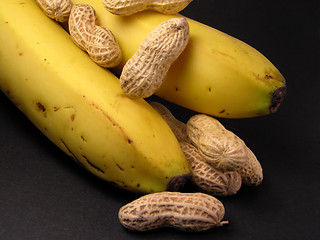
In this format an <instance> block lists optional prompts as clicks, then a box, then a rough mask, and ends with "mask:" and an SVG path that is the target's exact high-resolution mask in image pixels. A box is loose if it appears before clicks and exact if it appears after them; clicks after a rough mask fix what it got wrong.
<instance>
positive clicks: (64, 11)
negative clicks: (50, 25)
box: [36, 0, 72, 22]
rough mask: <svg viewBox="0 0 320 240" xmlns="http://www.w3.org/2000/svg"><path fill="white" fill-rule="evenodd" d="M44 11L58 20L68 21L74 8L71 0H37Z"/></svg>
mask: <svg viewBox="0 0 320 240" xmlns="http://www.w3.org/2000/svg"><path fill="white" fill-rule="evenodd" d="M36 2H37V3H38V5H39V6H40V8H41V9H42V11H43V12H44V13H45V14H46V15H47V16H48V17H49V18H52V19H54V20H56V21H57V22H67V21H68V19H69V15H70V12H71V8H72V2H71V1H70V0H36Z"/></svg>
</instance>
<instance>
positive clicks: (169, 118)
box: [150, 102, 190, 142]
mask: <svg viewBox="0 0 320 240" xmlns="http://www.w3.org/2000/svg"><path fill="white" fill-rule="evenodd" d="M150 105H151V106H152V107H153V108H154V109H155V110H156V111H157V112H158V113H159V114H160V115H161V116H162V118H163V119H164V120H165V121H166V122H167V124H168V125H169V127H170V128H171V130H172V132H173V134H174V135H175V136H176V138H177V140H178V141H179V142H190V139H189V137H188V134H187V125H186V124H185V123H184V122H181V121H179V120H178V119H176V118H175V117H174V116H173V114H172V113H171V112H170V110H169V109H168V108H167V107H165V106H164V105H163V104H161V103H158V102H150Z"/></svg>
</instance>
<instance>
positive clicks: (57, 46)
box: [0, 0, 286, 193]
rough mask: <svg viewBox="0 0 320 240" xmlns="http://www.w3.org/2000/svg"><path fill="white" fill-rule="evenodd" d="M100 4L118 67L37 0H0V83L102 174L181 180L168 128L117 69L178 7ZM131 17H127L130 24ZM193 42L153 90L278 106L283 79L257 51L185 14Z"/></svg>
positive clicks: (210, 109)
mask: <svg viewBox="0 0 320 240" xmlns="http://www.w3.org/2000/svg"><path fill="white" fill-rule="evenodd" d="M86 2H90V5H92V6H93V7H94V9H95V10H96V14H97V17H98V19H99V24H100V25H102V26H106V27H107V28H109V29H110V30H111V31H112V32H113V34H114V35H115V37H116V39H117V41H118V43H119V46H120V48H121V51H122V55H123V56H122V62H121V63H120V64H119V65H118V66H117V67H116V68H114V69H112V72H111V71H109V70H107V69H105V68H102V67H100V66H98V65H97V64H95V63H94V62H93V61H92V60H91V59H90V58H89V56H88V55H87V54H86V53H85V52H84V51H82V50H81V49H79V48H78V47H77V46H76V45H75V44H74V43H73V41H72V39H71V38H70V35H69V34H68V32H67V31H65V29H64V28H63V26H62V25H61V24H59V23H57V22H56V21H54V20H52V19H50V18H48V17H47V16H46V15H45V14H44V13H43V11H42V10H41V8H40V7H39V5H38V4H37V3H36V1H34V0H1V1H0V31H1V35H0V89H1V90H2V91H3V92H4V93H5V94H6V95H7V96H8V98H9V99H10V100H11V101H12V102H13V103H14V104H15V105H16V106H17V107H18V108H19V109H20V110H21V111H22V112H23V113H24V114H25V115H26V116H27V117H28V118H29V119H30V121H32V123H33V124H34V125H35V126H36V127H37V128H38V129H39V130H40V131H42V132H43V133H44V134H45V135H46V136H47V137H48V138H49V139H50V140H51V141H52V142H53V143H55V144H56V145H57V146H58V147H59V148H60V149H62V150H63V151H64V152H65V153H66V154H68V155H69V156H70V157H72V158H73V159H74V160H75V161H77V162H78V163H79V164H80V165H81V166H83V167H84V168H86V169H88V171H90V172H92V173H93V174H95V175H96V176H98V177H100V178H102V179H104V180H106V181H108V182H113V183H115V184H116V185H117V186H119V187H121V188H124V189H127V190H129V191H134V192H140V193H151V192H159V191H164V190H176V189H179V188H180V187H181V186H182V185H183V183H184V182H185V181H186V179H187V178H188V176H189V175H190V170H189V167H188V163H187V161H186V159H185V156H184V154H183V152H182V150H181V148H180V145H179V143H178V141H177V139H176V137H175V136H174V134H173V133H172V131H171V129H170V127H169V126H168V125H167V123H166V122H165V121H164V120H163V119H162V117H161V116H160V115H159V114H158V112H156V111H155V110H154V109H153V108H152V107H151V106H150V105H149V103H148V102H147V101H146V100H144V99H135V100H133V99H130V98H129V97H127V96H126V95H125V94H124V93H123V92H122V90H121V88H120V84H119V79H118V77H117V76H119V74H120V73H121V70H122V68H123V66H124V64H125V62H126V61H127V60H128V59H129V58H130V57H131V56H132V55H133V53H134V52H135V50H136V49H137V47H138V46H139V44H140V42H141V41H142V39H143V38H144V37H145V35H146V34H147V33H148V32H149V31H150V30H151V29H153V28H154V27H155V26H156V25H158V24H159V23H160V22H163V21H164V20H167V19H169V18H172V17H174V16H176V15H165V14H161V13H156V12H151V11H149V12H141V13H138V14H134V15H132V16H127V17H126V18H127V19H126V20H125V21H124V19H123V17H121V16H116V15H113V14H111V13H109V12H108V11H106V9H105V8H104V7H103V5H102V4H101V1H100V0H91V1H85V0H74V1H73V3H74V4H76V3H86ZM129 22H130V24H128V23H129ZM188 22H189V25H190V42H189V44H188V45H187V48H186V49H185V51H184V52H183V53H182V55H181V56H180V57H179V58H178V59H177V61H176V62H175V63H174V64H173V65H172V67H171V68H170V69H169V72H168V74H167V76H166V80H165V81H164V83H163V85H162V86H161V88H160V89H159V90H158V91H157V92H156V95H158V96H160V97H162V98H164V99H166V100H168V101H171V102H173V103H176V104H178V105H181V106H183V107H185V108H188V109H191V110H194V111H197V112H201V113H205V114H209V115H212V116H217V117H226V118H244V117H254V116H260V115H265V114H269V113H273V112H275V111H276V110H277V108H278V107H279V105H280V103H281V101H282V99H283V96H284V93H285V88H286V87H285V86H286V85H285V80H284V78H283V76H282V75H281V74H280V72H279V71H278V70H277V69H276V67H274V66H273V65H272V63H270V62H269V61H268V60H267V59H266V58H265V57H264V56H263V55H262V54H261V53H259V52H258V51H256V50H255V49H253V48H252V47H250V46H248V45H247V44H245V43H243V42H241V41H240V40H237V39H235V38H233V37H231V36H229V35H227V34H224V33H222V32H220V31H218V30H215V29H213V28H211V27H209V26H206V25H203V24H201V23H198V22H196V21H193V20H191V19H188Z"/></svg>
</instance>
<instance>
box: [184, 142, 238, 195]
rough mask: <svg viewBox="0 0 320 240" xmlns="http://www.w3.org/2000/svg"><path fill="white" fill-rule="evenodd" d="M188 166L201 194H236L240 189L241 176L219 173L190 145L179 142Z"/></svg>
mask: <svg viewBox="0 0 320 240" xmlns="http://www.w3.org/2000/svg"><path fill="white" fill-rule="evenodd" d="M180 145H181V148H182V151H183V152H184V154H185V156H186V158H187V161H188V163H189V165H190V169H191V174H192V181H193V183H194V184H195V185H196V186H198V187H199V188H200V189H201V190H202V191H203V192H205V193H208V194H211V195H213V196H229V195H234V194H236V193H237V192H238V191H239V189H240V188H241V183H242V180H241V176H240V174H239V173H238V172H237V171H230V172H221V171H219V170H217V169H216V168H214V167H213V166H212V165H210V164H209V163H208V162H207V161H205V160H204V159H203V158H202V156H201V155H200V153H199V151H198V149H197V148H196V147H195V146H193V145H192V144H189V143H186V142H180Z"/></svg>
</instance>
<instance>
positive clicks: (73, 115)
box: [70, 114, 75, 122]
mask: <svg viewBox="0 0 320 240" xmlns="http://www.w3.org/2000/svg"><path fill="white" fill-rule="evenodd" d="M70 119H71V122H73V121H74V119H75V114H71V116H70Z"/></svg>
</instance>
